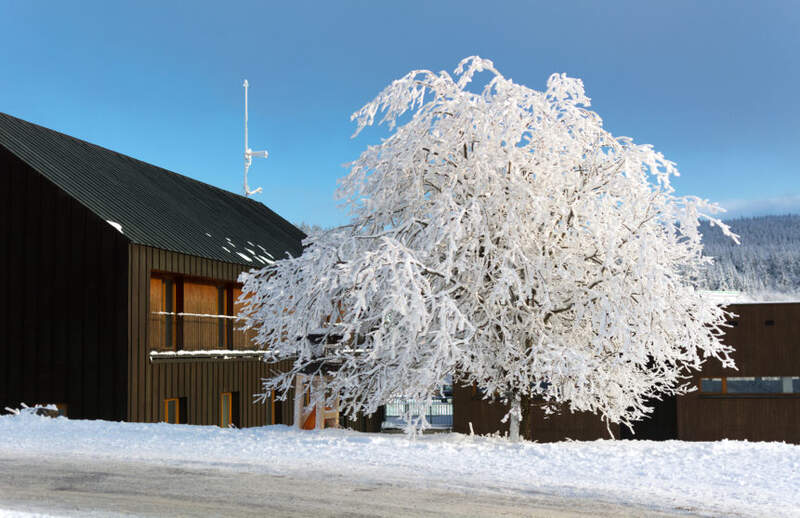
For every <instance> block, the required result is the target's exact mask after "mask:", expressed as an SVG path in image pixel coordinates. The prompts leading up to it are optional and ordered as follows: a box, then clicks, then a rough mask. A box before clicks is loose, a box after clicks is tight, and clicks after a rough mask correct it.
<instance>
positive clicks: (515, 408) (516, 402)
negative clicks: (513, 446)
mask: <svg viewBox="0 0 800 518" xmlns="http://www.w3.org/2000/svg"><path fill="white" fill-rule="evenodd" d="M520 417H521V404H520V397H519V394H514V397H513V398H512V399H511V415H510V416H509V419H511V421H510V422H509V425H508V437H509V439H511V442H519V421H520Z"/></svg>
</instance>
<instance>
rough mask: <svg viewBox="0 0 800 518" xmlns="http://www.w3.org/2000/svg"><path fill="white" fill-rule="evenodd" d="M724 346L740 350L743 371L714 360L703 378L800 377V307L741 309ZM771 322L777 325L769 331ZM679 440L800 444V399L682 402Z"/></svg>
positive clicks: (694, 398)
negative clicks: (728, 440) (725, 367)
mask: <svg viewBox="0 0 800 518" xmlns="http://www.w3.org/2000/svg"><path fill="white" fill-rule="evenodd" d="M728 309H729V310H730V311H732V312H733V313H736V314H738V316H737V317H735V318H734V319H733V320H734V321H735V322H736V326H735V327H731V328H729V329H728V331H727V332H726V335H725V338H724V341H725V343H727V344H728V345H731V346H732V347H734V348H735V352H734V354H733V358H734V361H735V362H736V367H737V368H738V370H733V369H723V368H722V365H721V364H720V363H719V362H718V361H717V360H714V359H710V360H708V361H707V362H706V363H705V365H704V366H703V370H702V372H701V373H700V374H698V375H696V376H695V377H694V384H695V386H697V384H698V383H697V382H698V381H699V379H700V378H710V377H721V376H732V377H736V376H800V303H775V304H739V305H734V306H731V307H730V308H728ZM768 322H771V325H767V323H768ZM678 438H679V439H682V440H687V441H713V440H719V439H747V440H750V441H786V442H791V443H800V394H794V395H775V396H767V395H758V396H746V395H719V396H711V395H703V394H701V393H699V392H692V393H690V394H687V395H685V396H681V397H679V398H678Z"/></svg>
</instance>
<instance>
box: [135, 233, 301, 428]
mask: <svg viewBox="0 0 800 518" xmlns="http://www.w3.org/2000/svg"><path fill="white" fill-rule="evenodd" d="M129 256H130V259H129V263H130V265H131V272H130V279H131V282H130V290H129V293H128V296H129V299H130V312H129V323H130V328H131V332H130V334H129V336H130V345H129V347H130V354H131V359H132V360H133V361H132V362H131V367H130V376H129V379H130V383H129V392H130V394H131V395H130V398H131V400H132V401H141V402H142V404H138V405H137V404H133V405H131V406H130V409H131V411H130V412H129V415H128V419H129V420H131V421H150V422H153V421H159V420H161V419H163V409H162V407H163V401H164V399H165V398H167V397H185V398H187V408H188V419H189V423H190V424H204V425H215V424H218V421H219V409H218V406H219V397H220V393H222V392H231V391H232V392H238V393H239V405H240V407H239V411H240V414H239V415H240V420H241V425H242V426H263V425H265V424H269V422H270V419H271V416H270V415H269V406H267V405H262V404H254V403H253V402H252V401H253V398H252V395H253V394H254V393H255V392H257V391H259V390H260V389H261V384H260V379H261V378H263V377H266V376H267V374H268V372H269V369H268V366H267V365H266V364H265V363H263V362H262V361H260V359H258V358H235V359H209V358H197V359H187V358H172V359H156V360H153V361H151V360H150V356H149V353H150V350H151V349H152V347H150V345H149V344H148V343H147V337H148V334H147V331H148V329H147V326H148V317H149V309H150V308H149V300H150V293H149V291H150V277H151V275H152V274H153V273H154V272H155V273H160V274H172V275H180V276H185V277H186V279H187V281H191V280H197V281H205V282H211V283H214V282H236V280H237V277H238V275H239V273H240V272H242V271H244V270H246V269H247V268H246V267H244V266H241V265H237V264H233V263H223V262H220V261H213V260H209V259H205V258H201V257H193V256H188V255H185V254H180V253H177V252H171V251H167V250H161V249H156V248H152V247H147V246H141V245H130V247H129ZM189 291H190V293H189V300H188V303H189V304H190V306H191V304H192V300H194V299H193V298H192V297H193V295H192V293H194V292H192V291H191V288H190V290H189ZM195 291H197V290H195ZM209 293H210V292H209ZM198 296H199V295H198ZM201 298H202V297H201ZM213 299H214V302H216V300H217V299H216V294H215V296H214V297H213ZM185 302H186V301H185ZM191 307H192V308H194V307H195V306H191ZM198 307H199V306H198ZM192 312H194V311H192ZM287 406H288V405H287ZM289 418H290V417H289Z"/></svg>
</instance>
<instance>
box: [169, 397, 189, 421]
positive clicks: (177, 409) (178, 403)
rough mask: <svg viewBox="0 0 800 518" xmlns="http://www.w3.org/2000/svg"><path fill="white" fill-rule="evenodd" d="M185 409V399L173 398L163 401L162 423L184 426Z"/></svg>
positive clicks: (185, 419)
mask: <svg viewBox="0 0 800 518" xmlns="http://www.w3.org/2000/svg"><path fill="white" fill-rule="evenodd" d="M187 417H188V416H187V409H186V398H185V397H173V398H167V399H165V400H164V422H165V423H172V424H186V423H187V422H188V421H187Z"/></svg>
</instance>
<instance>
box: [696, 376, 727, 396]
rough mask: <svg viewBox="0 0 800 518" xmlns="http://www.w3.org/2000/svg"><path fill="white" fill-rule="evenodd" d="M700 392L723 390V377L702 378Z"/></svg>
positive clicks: (718, 391)
mask: <svg viewBox="0 0 800 518" xmlns="http://www.w3.org/2000/svg"><path fill="white" fill-rule="evenodd" d="M700 392H711V393H720V392H722V378H702V379H701V380H700Z"/></svg>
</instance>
